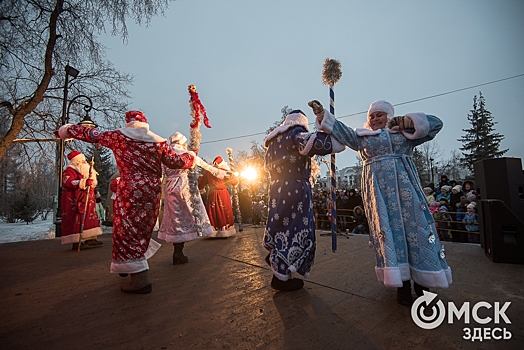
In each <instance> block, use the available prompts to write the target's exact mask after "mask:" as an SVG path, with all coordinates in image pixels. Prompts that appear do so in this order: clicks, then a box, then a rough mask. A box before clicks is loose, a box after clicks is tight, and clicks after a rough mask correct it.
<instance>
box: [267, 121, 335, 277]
mask: <svg viewBox="0 0 524 350" xmlns="http://www.w3.org/2000/svg"><path fill="white" fill-rule="evenodd" d="M301 134H307V132H306V129H305V128H304V127H303V126H300V125H297V126H294V127H291V128H289V129H288V130H286V131H284V132H282V133H280V134H278V136H276V137H273V138H268V139H266V143H267V151H266V157H265V167H266V170H267V171H268V172H269V174H270V177H271V187H270V190H269V198H270V202H269V203H270V205H269V213H268V222H267V225H266V229H265V231H264V239H263V244H264V247H266V249H268V250H269V251H270V258H269V259H270V262H271V270H272V272H273V274H274V275H275V276H276V277H277V278H279V279H280V280H282V281H287V280H288V279H289V278H292V277H293V275H294V274H295V273H296V272H298V273H299V274H301V275H303V276H305V277H307V276H308V275H309V272H310V271H311V268H312V266H313V264H314V260H315V250H316V239H315V222H314V219H313V204H312V203H313V202H312V193H311V184H310V182H309V176H310V173H311V157H312V156H313V155H314V154H329V153H330V152H331V149H322V150H318V149H315V148H313V149H312V150H311V151H310V153H308V155H302V154H300V153H299V145H300V142H301V141H303V136H304V135H301ZM316 137H317V138H318V139H319V140H328V139H330V136H329V135H327V134H323V133H317V134H316Z"/></svg>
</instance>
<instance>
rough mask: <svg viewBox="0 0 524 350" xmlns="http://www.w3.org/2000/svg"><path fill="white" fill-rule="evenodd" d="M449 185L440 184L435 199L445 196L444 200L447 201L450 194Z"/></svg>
mask: <svg viewBox="0 0 524 350" xmlns="http://www.w3.org/2000/svg"><path fill="white" fill-rule="evenodd" d="M451 188H452V187H451V186H447V185H445V186H442V187H441V188H440V193H439V194H437V197H436V198H435V199H436V200H437V201H439V200H441V199H442V198H446V201H448V202H449V197H450V194H449V192H450V191H451Z"/></svg>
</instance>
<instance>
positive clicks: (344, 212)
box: [240, 175, 480, 243]
mask: <svg viewBox="0 0 524 350" xmlns="http://www.w3.org/2000/svg"><path fill="white" fill-rule="evenodd" d="M424 193H425V194H426V199H427V202H428V206H429V208H430V211H431V212H432V213H433V217H434V219H435V224H436V227H437V233H438V236H439V238H440V240H442V241H452V242H462V243H480V235H479V223H478V221H479V220H478V214H477V196H476V192H475V184H474V182H473V181H470V180H466V181H456V180H449V179H448V177H447V176H446V175H442V176H441V178H440V182H439V183H438V184H437V185H436V186H435V185H434V184H432V183H431V184H429V185H427V186H425V187H424ZM240 198H241V200H240V207H241V211H242V221H243V222H244V223H246V224H251V223H253V224H255V225H265V223H266V220H267V210H268V203H267V196H265V195H256V194H254V195H249V193H248V192H247V191H246V190H244V191H242V192H241V194H240ZM249 203H251V208H249ZM336 208H337V231H338V232H352V233H362V234H368V233H369V227H368V223H367V219H366V213H365V212H364V210H363V203H362V197H361V196H360V191H359V190H358V189H348V190H337V191H336ZM313 209H314V213H315V223H316V229H318V230H328V231H329V230H331V219H332V214H331V193H330V192H329V191H327V190H314V191H313Z"/></svg>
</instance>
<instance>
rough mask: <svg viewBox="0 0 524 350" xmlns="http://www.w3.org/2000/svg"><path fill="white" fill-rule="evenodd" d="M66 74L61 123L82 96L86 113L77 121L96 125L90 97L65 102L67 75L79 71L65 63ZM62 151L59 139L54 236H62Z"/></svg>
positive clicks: (72, 75)
mask: <svg viewBox="0 0 524 350" xmlns="http://www.w3.org/2000/svg"><path fill="white" fill-rule="evenodd" d="M65 71H66V75H65V82H64V102H63V105H62V118H61V125H65V124H67V123H68V122H69V109H70V108H71V105H72V104H73V102H75V101H76V100H77V99H79V98H84V99H86V100H87V101H88V103H89V104H88V105H85V104H84V111H85V112H86V115H85V116H84V119H83V120H82V121H81V122H80V123H78V124H79V125H82V126H87V127H96V126H97V125H96V124H95V123H94V122H93V121H92V120H91V118H90V117H89V111H90V110H91V109H92V108H93V102H92V101H91V99H90V98H89V97H87V96H85V95H78V96H75V97H73V98H72V99H71V101H69V104H68V103H67V95H68V83H69V76H71V77H73V79H74V78H76V77H77V76H78V73H79V71H78V70H77V69H75V68H73V67H71V66H69V65H66V67H65ZM64 153H65V140H64V139H60V149H59V155H58V156H59V162H58V195H57V197H58V198H57V208H56V220H55V237H62V173H63V170H64Z"/></svg>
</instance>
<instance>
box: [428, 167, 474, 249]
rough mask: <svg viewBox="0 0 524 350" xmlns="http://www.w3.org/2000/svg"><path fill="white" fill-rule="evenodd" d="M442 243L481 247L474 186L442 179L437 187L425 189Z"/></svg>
mask: <svg viewBox="0 0 524 350" xmlns="http://www.w3.org/2000/svg"><path fill="white" fill-rule="evenodd" d="M424 193H425V194H426V199H427V200H428V205H429V208H430V211H431V212H432V213H433V217H434V219H435V224H436V226H437V232H438V236H439V238H440V240H442V241H452V242H462V243H480V236H479V223H478V221H479V220H478V214H477V195H476V192H475V184H474V183H473V182H472V181H469V180H466V181H463V182H460V181H455V180H449V179H448V177H447V176H446V175H442V176H441V178H440V182H439V183H438V185H437V186H434V185H433V184H429V185H428V186H426V187H424Z"/></svg>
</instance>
